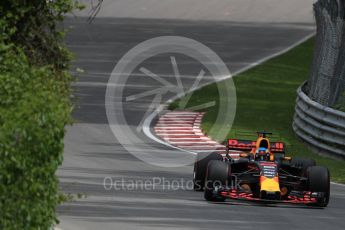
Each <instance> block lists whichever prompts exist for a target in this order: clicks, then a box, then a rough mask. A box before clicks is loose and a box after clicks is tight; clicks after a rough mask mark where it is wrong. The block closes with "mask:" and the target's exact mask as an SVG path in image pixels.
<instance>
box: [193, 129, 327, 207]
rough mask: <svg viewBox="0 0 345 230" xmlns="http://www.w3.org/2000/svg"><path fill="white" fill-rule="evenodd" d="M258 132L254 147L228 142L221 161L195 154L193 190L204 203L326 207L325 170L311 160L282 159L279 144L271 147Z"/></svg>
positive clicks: (215, 155)
mask: <svg viewBox="0 0 345 230" xmlns="http://www.w3.org/2000/svg"><path fill="white" fill-rule="evenodd" d="M267 135H271V133H267V132H258V139H257V140H256V141H247V140H237V139H229V140H228V142H227V151H226V154H225V155H222V154H220V153H216V152H213V153H208V154H205V153H199V154H198V155H197V159H196V161H195V164H194V190H196V191H203V190H204V197H205V199H206V200H208V201H216V202H223V201H225V200H226V199H238V200H247V201H248V200H249V201H259V202H268V203H289V204H305V205H312V206H318V207H326V206H327V205H328V202H329V197H330V174H329V170H328V169H327V168H325V167H322V166H316V163H315V161H314V160H312V159H303V158H290V157H286V156H285V144H284V143H283V142H270V139H269V138H267Z"/></svg>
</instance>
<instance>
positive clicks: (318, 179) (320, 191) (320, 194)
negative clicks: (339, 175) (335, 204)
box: [307, 166, 330, 207]
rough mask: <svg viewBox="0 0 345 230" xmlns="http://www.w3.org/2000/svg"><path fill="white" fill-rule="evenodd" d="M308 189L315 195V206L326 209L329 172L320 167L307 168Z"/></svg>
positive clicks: (328, 194) (328, 193) (328, 191)
mask: <svg viewBox="0 0 345 230" xmlns="http://www.w3.org/2000/svg"><path fill="white" fill-rule="evenodd" d="M307 176H308V188H309V191H311V192H312V193H317V204H316V205H317V206H319V207H326V206H327V205H328V203H329V196H330V174H329V170H328V169H327V168H325V167H322V166H312V167H309V168H308V171H307Z"/></svg>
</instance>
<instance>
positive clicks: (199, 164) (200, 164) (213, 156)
mask: <svg viewBox="0 0 345 230" xmlns="http://www.w3.org/2000/svg"><path fill="white" fill-rule="evenodd" d="M212 160H219V161H221V160H223V157H222V156H221V155H220V154H218V153H198V155H197V156H196V160H195V163H194V173H193V187H194V190H195V191H203V189H204V187H205V177H206V170H207V165H208V163H209V162H210V161H212Z"/></svg>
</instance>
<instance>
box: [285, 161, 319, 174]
mask: <svg viewBox="0 0 345 230" xmlns="http://www.w3.org/2000/svg"><path fill="white" fill-rule="evenodd" d="M291 165H292V166H293V167H296V168H300V169H301V175H300V176H303V177H306V176H307V171H308V168H309V167H312V166H316V162H315V160H313V159H308V158H300V157H294V158H292V160H291Z"/></svg>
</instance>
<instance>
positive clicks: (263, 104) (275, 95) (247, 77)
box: [170, 39, 345, 183]
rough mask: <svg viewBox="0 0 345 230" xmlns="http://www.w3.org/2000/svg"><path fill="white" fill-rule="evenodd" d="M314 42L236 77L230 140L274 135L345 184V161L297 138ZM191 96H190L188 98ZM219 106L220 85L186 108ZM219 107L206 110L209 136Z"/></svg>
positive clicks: (205, 125)
mask: <svg viewBox="0 0 345 230" xmlns="http://www.w3.org/2000/svg"><path fill="white" fill-rule="evenodd" d="M313 48H314V39H310V40H308V41H307V42H305V43H303V44H301V45H299V46H298V47H296V48H294V49H292V50H291V51H289V52H287V53H285V54H283V55H281V56H279V57H276V58H274V59H271V60H269V61H267V62H265V63H263V64H262V65H259V66H257V67H255V68H253V69H250V70H248V71H246V72H244V73H242V74H239V75H238V76H236V77H234V78H233V80H234V83H235V86H236V91H237V111H236V117H235V120H234V123H233V126H232V129H231V131H230V133H229V135H228V137H241V136H243V135H241V134H240V133H243V132H245V133H253V135H252V136H247V139H248V138H250V139H252V138H254V139H255V132H256V131H262V130H266V131H272V132H273V133H275V134H276V135H277V136H276V139H280V140H282V141H285V142H286V144H287V146H288V149H287V150H288V152H287V155H289V156H303V157H309V158H313V159H315V160H316V162H317V164H319V165H324V166H326V167H328V168H329V169H330V171H331V177H332V181H335V182H341V183H345V177H344V175H345V161H339V160H333V159H330V158H327V157H323V156H319V155H316V154H314V153H312V152H311V151H310V150H309V149H308V148H307V147H306V146H305V145H304V144H303V143H302V142H301V141H299V140H298V138H297V137H296V136H295V134H294V132H293V130H292V127H291V124H292V119H293V115H294V106H295V100H296V90H297V88H298V87H299V86H300V85H301V84H302V83H303V82H304V81H305V80H306V79H307V77H308V75H309V69H310V65H311V61H312V54H313ZM187 96H188V95H187ZM181 100H184V99H183V98H181V99H180V100H177V101H174V102H173V103H172V104H171V105H170V109H183V108H180V107H179V103H180V101H181ZM210 101H216V102H219V93H218V88H217V84H211V85H208V86H206V87H204V88H202V89H200V90H197V91H195V92H193V93H192V95H191V98H190V100H189V101H188V103H187V106H186V108H188V107H192V106H197V105H200V104H202V103H206V102H210ZM217 106H218V103H217V105H216V106H214V107H212V108H208V109H206V110H204V111H205V112H207V113H206V115H205V117H204V119H203V122H202V128H203V130H204V132H206V133H207V132H208V131H209V130H210V128H211V127H212V125H213V123H214V122H215V119H216V117H217V115H218V114H217V113H218V107H217Z"/></svg>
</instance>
